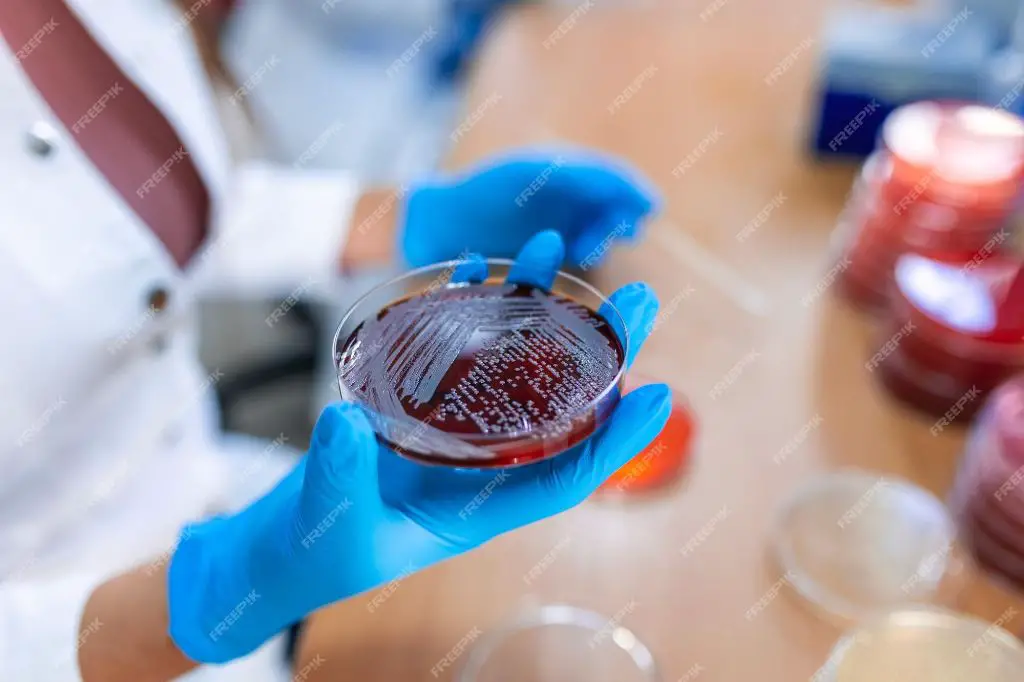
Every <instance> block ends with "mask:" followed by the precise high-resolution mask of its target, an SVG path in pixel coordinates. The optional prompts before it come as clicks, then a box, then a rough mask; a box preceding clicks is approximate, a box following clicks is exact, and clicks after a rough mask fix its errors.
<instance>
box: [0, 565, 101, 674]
mask: <svg viewBox="0 0 1024 682" xmlns="http://www.w3.org/2000/svg"><path fill="white" fill-rule="evenodd" d="M101 582H103V578H101V577H98V576H97V577H85V576H82V577H69V578H63V579H52V580H39V581H38V582H32V581H28V580H25V581H16V582H4V583H0V680H5V681H6V680H32V682H82V677H81V675H80V673H79V670H78V650H79V648H80V647H84V646H89V637H90V636H91V635H92V634H94V633H95V632H97V631H98V630H99V629H101V628H102V627H103V623H100V622H98V621H97V622H93V623H82V622H81V618H82V612H83V611H84V609H85V604H86V602H87V601H88V599H89V595H90V594H92V591H93V589H95V588H96V586H97V585H99V584H100V583H101Z"/></svg>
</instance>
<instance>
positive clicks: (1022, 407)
mask: <svg viewBox="0 0 1024 682" xmlns="http://www.w3.org/2000/svg"><path fill="white" fill-rule="evenodd" d="M1022 483H1024V376H1017V377H1014V378H1013V379H1011V380H1010V381H1008V382H1007V383H1006V384H1004V385H1003V386H1001V387H1000V388H999V389H998V390H996V391H995V392H993V393H992V396H991V397H990V399H989V400H988V402H987V403H986V405H985V409H984V410H983V412H982V414H981V415H980V416H979V418H978V419H977V421H976V422H975V423H974V424H973V425H972V427H971V436H970V438H969V440H968V443H967V447H966V450H965V452H964V455H963V458H962V460H961V462H960V470H959V472H958V474H957V478H956V482H955V484H954V486H953V492H952V493H951V495H950V507H951V509H952V510H953V512H954V514H955V516H956V519H957V522H958V524H959V527H960V535H961V538H962V541H963V543H964V545H965V546H966V547H967V548H968V549H970V550H971V552H972V553H973V555H974V556H975V558H976V559H977V563H978V565H979V566H981V567H982V568H984V569H985V570H986V571H987V572H988V573H989V574H990V575H992V576H995V577H996V578H998V579H999V580H1001V581H1002V582H1003V583H1005V584H1007V585H1008V586H1009V587H1010V588H1011V589H1013V590H1015V591H1017V592H1024V487H1021V484H1022Z"/></svg>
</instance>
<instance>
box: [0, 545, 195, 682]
mask: <svg viewBox="0 0 1024 682" xmlns="http://www.w3.org/2000/svg"><path fill="white" fill-rule="evenodd" d="M166 563H167V557H166V556H162V557H160V558H158V559H156V560H154V561H153V562H151V563H148V564H144V565H142V566H140V567H139V568H137V569H133V570H131V571H129V572H127V573H124V574H123V575H120V576H117V577H114V578H111V579H109V580H106V582H104V576H103V575H100V574H88V575H86V574H74V573H68V574H67V575H64V576H53V577H51V576H47V577H45V578H43V577H40V578H36V577H33V576H26V575H14V576H10V575H8V576H5V578H4V580H3V581H2V582H0V680H45V681H46V682H156V681H157V680H160V681H163V680H170V679H173V678H174V677H176V676H178V675H181V674H182V673H184V672H186V671H187V670H189V669H191V668H193V667H195V665H196V664H195V663H194V662H192V661H190V660H188V659H187V658H186V657H185V656H183V655H182V654H181V653H180V651H178V649H177V647H175V646H174V644H173V642H172V641H171V640H170V638H169V637H168V636H167V630H168V611H167V575H166V568H165V566H164V564H166ZM69 569H70V570H73V569H74V567H73V566H72V567H69Z"/></svg>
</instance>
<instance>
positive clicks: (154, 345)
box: [149, 334, 167, 353]
mask: <svg viewBox="0 0 1024 682" xmlns="http://www.w3.org/2000/svg"><path fill="white" fill-rule="evenodd" d="M149 349H150V350H152V351H153V352H154V353H163V352H164V351H165V350H167V335H166V334H156V335H155V336H153V338H151V339H150V340H149Z"/></svg>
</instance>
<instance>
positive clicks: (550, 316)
mask: <svg viewBox="0 0 1024 682" xmlns="http://www.w3.org/2000/svg"><path fill="white" fill-rule="evenodd" d="M513 266H515V271H514V279H515V282H509V281H508V277H509V274H510V273H512V272H513ZM528 282H544V283H547V282H551V284H550V285H549V286H545V287H539V286H534V285H532V284H529V283H528ZM334 352H335V365H336V368H337V371H338V384H339V388H340V391H341V396H342V398H343V399H344V400H348V401H352V402H355V403H357V404H359V405H361V406H362V407H363V409H364V410H365V412H366V414H367V415H368V417H369V419H370V422H371V423H372V424H373V426H374V429H375V430H376V432H377V436H378V439H379V440H380V441H381V442H382V443H384V444H385V445H387V446H389V447H391V448H392V449H393V450H395V451H396V452H397V453H399V454H400V455H403V456H405V457H408V458H410V459H414V460H417V461H420V462H422V463H427V464H440V465H449V466H455V467H460V468H479V469H482V468H494V467H509V466H517V465H521V464H526V463H530V462H536V461H540V460H544V459H548V458H550V457H554V456H555V455H558V454H560V453H561V452H564V451H566V450H568V449H569V448H571V447H573V446H575V445H577V444H579V443H581V442H582V441H584V440H585V439H586V438H588V437H589V436H591V435H592V434H594V433H595V432H596V431H597V430H598V429H600V428H601V427H602V426H603V424H604V422H605V421H606V420H607V418H608V416H609V415H610V414H611V411H612V410H613V409H614V407H615V405H616V404H617V403H618V400H619V397H620V390H621V388H620V387H621V384H622V377H623V371H624V369H623V368H624V364H625V358H626V357H628V354H629V338H628V333H627V330H626V326H625V322H624V321H623V318H622V316H621V315H620V314H619V311H618V310H616V308H615V306H614V305H613V304H612V303H611V302H610V301H609V300H608V299H606V298H605V297H604V296H603V295H602V294H601V293H600V292H599V291H598V290H597V289H595V288H594V287H592V286H591V285H589V284H587V283H586V282H583V281H582V280H580V279H578V278H576V277H574V276H572V275H570V274H567V273H564V272H558V273H556V274H555V275H554V277H553V280H552V277H551V274H550V272H540V271H538V272H529V270H528V269H527V268H526V267H525V266H523V265H522V264H514V263H513V262H512V261H509V260H498V259H492V260H487V261H483V260H457V261H448V262H443V263H437V264H435V265H430V266H427V267H424V268H419V269H416V270H413V271H411V272H408V273H406V274H404V275H402V276H400V277H397V278H395V279H393V280H391V281H389V282H387V283H385V284H383V285H381V286H379V287H377V288H376V289H373V290H372V291H370V292H369V293H367V294H366V295H365V296H363V297H362V298H361V299H359V300H358V301H356V303H355V304H353V306H352V307H351V308H350V309H349V311H348V312H347V313H346V314H345V316H344V318H343V319H342V321H341V324H340V325H339V327H338V332H337V334H336V335H335V340H334Z"/></svg>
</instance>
